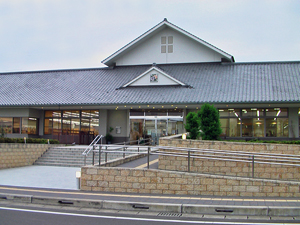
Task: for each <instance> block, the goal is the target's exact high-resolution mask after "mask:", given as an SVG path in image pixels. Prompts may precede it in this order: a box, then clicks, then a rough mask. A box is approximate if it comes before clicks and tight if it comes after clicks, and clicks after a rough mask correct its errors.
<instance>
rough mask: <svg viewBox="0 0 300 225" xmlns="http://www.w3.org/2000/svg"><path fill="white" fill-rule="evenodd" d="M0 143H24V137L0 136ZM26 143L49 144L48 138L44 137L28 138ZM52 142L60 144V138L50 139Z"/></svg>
mask: <svg viewBox="0 0 300 225" xmlns="http://www.w3.org/2000/svg"><path fill="white" fill-rule="evenodd" d="M0 143H24V138H3V137H2V138H0ZM26 143H33V144H48V139H43V138H27V139H26ZM49 143H50V144H59V141H58V140H55V139H49Z"/></svg>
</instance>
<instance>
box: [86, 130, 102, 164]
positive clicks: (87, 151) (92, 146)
mask: <svg viewBox="0 0 300 225" xmlns="http://www.w3.org/2000/svg"><path fill="white" fill-rule="evenodd" d="M102 138H103V136H102V135H101V136H99V135H97V136H96V137H95V138H94V140H93V141H92V142H91V144H90V145H89V146H88V147H87V148H86V149H85V150H84V152H83V153H82V155H84V165H86V157H87V156H88V154H89V153H90V151H91V150H92V149H94V146H95V145H96V144H97V143H98V142H99V141H100V140H101V144H102Z"/></svg>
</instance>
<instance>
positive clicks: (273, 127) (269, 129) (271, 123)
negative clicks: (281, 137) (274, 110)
mask: <svg viewBox="0 0 300 225" xmlns="http://www.w3.org/2000/svg"><path fill="white" fill-rule="evenodd" d="M266 137H277V120H276V119H274V118H272V119H271V118H267V119H266Z"/></svg>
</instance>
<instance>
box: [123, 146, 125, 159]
mask: <svg viewBox="0 0 300 225" xmlns="http://www.w3.org/2000/svg"><path fill="white" fill-rule="evenodd" d="M123 159H125V147H123Z"/></svg>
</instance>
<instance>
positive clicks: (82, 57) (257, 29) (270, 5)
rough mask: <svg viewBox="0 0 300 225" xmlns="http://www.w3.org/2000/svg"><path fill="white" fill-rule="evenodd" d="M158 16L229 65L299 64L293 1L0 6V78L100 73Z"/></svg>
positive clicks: (80, 0)
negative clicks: (227, 57) (221, 54)
mask: <svg viewBox="0 0 300 225" xmlns="http://www.w3.org/2000/svg"><path fill="white" fill-rule="evenodd" d="M164 18H167V19H168V20H169V21H170V22H171V23H173V24H175V25H177V26H179V27H181V28H183V29H185V30H186V31H188V32H190V33H192V34H194V35H196V36H198V37H199V38H201V39H203V40H205V41H207V42H209V43H210V44H212V45H214V46H216V47H218V48H220V49H222V50H223V51H225V52H227V53H229V54H231V55H233V56H234V57H235V60H236V62H257V61H300V0H123V1H122V0H107V1H106V0H0V40H1V41H0V72H14V71H34V70H52V69H75V68H97V67H103V64H101V61H102V60H103V59H105V58H106V57H108V56H110V55H111V54H112V53H114V52H115V51H117V50H118V49H120V48H121V47H123V46H124V45H126V44H127V43H129V42H130V41H132V40H133V39H135V38H137V37H138V36H139V35H141V34H142V33H144V32H146V31H147V30H149V29H150V28H152V27H153V26H155V25H157V24H158V23H160V22H161V21H162V20H163V19H164Z"/></svg>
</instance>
